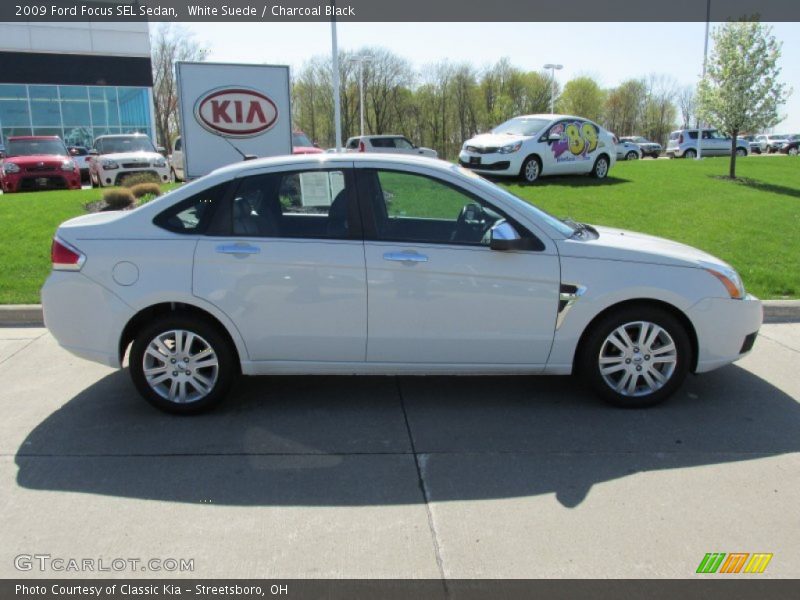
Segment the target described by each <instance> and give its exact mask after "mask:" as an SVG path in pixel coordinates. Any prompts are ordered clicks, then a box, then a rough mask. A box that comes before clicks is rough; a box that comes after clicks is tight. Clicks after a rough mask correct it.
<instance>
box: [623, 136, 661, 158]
mask: <svg viewBox="0 0 800 600" xmlns="http://www.w3.org/2000/svg"><path fill="white" fill-rule="evenodd" d="M619 139H620V140H621V141H623V142H633V143H634V144H636V145H637V146H639V148H641V149H642V156H651V157H653V158H658V157H659V156H661V150H662V149H663V148H661V144H657V143H656V142H651V141H650V140H648V139H647V138H644V137H642V136H640V135H630V136H624V137H621V138H619Z"/></svg>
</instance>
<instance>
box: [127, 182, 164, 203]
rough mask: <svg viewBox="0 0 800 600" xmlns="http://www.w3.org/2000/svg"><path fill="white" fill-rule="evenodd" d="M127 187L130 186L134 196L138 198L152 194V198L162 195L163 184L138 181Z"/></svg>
mask: <svg viewBox="0 0 800 600" xmlns="http://www.w3.org/2000/svg"><path fill="white" fill-rule="evenodd" d="M127 187H129V188H130V190H131V194H133V197H134V198H137V199H138V198H142V197H143V196H152V198H158V197H159V196H160V195H161V186H160V185H158V184H157V183H152V182H146V183H137V184H136V185H132V186H127ZM152 198H150V200H152Z"/></svg>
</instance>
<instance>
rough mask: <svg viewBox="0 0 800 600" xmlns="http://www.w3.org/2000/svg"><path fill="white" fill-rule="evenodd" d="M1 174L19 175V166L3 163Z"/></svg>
mask: <svg viewBox="0 0 800 600" xmlns="http://www.w3.org/2000/svg"><path fill="white" fill-rule="evenodd" d="M3 173H19V165H18V164H15V163H3Z"/></svg>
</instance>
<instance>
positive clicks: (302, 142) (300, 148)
mask: <svg viewBox="0 0 800 600" xmlns="http://www.w3.org/2000/svg"><path fill="white" fill-rule="evenodd" d="M323 152H325V151H324V150H323V149H322V148H320V147H319V146H317V145H316V144H315V143H314V142H312V141H311V140H310V139H308V136H307V135H306V134H305V133H303V132H302V131H294V132H292V154H322V153H323Z"/></svg>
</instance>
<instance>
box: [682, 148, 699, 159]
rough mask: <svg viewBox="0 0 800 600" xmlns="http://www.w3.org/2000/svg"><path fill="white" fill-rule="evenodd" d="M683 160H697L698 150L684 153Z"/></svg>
mask: <svg viewBox="0 0 800 600" xmlns="http://www.w3.org/2000/svg"><path fill="white" fill-rule="evenodd" d="M683 158H697V150H694V149H692V148H689V149H688V150H686V152H684V153H683Z"/></svg>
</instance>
